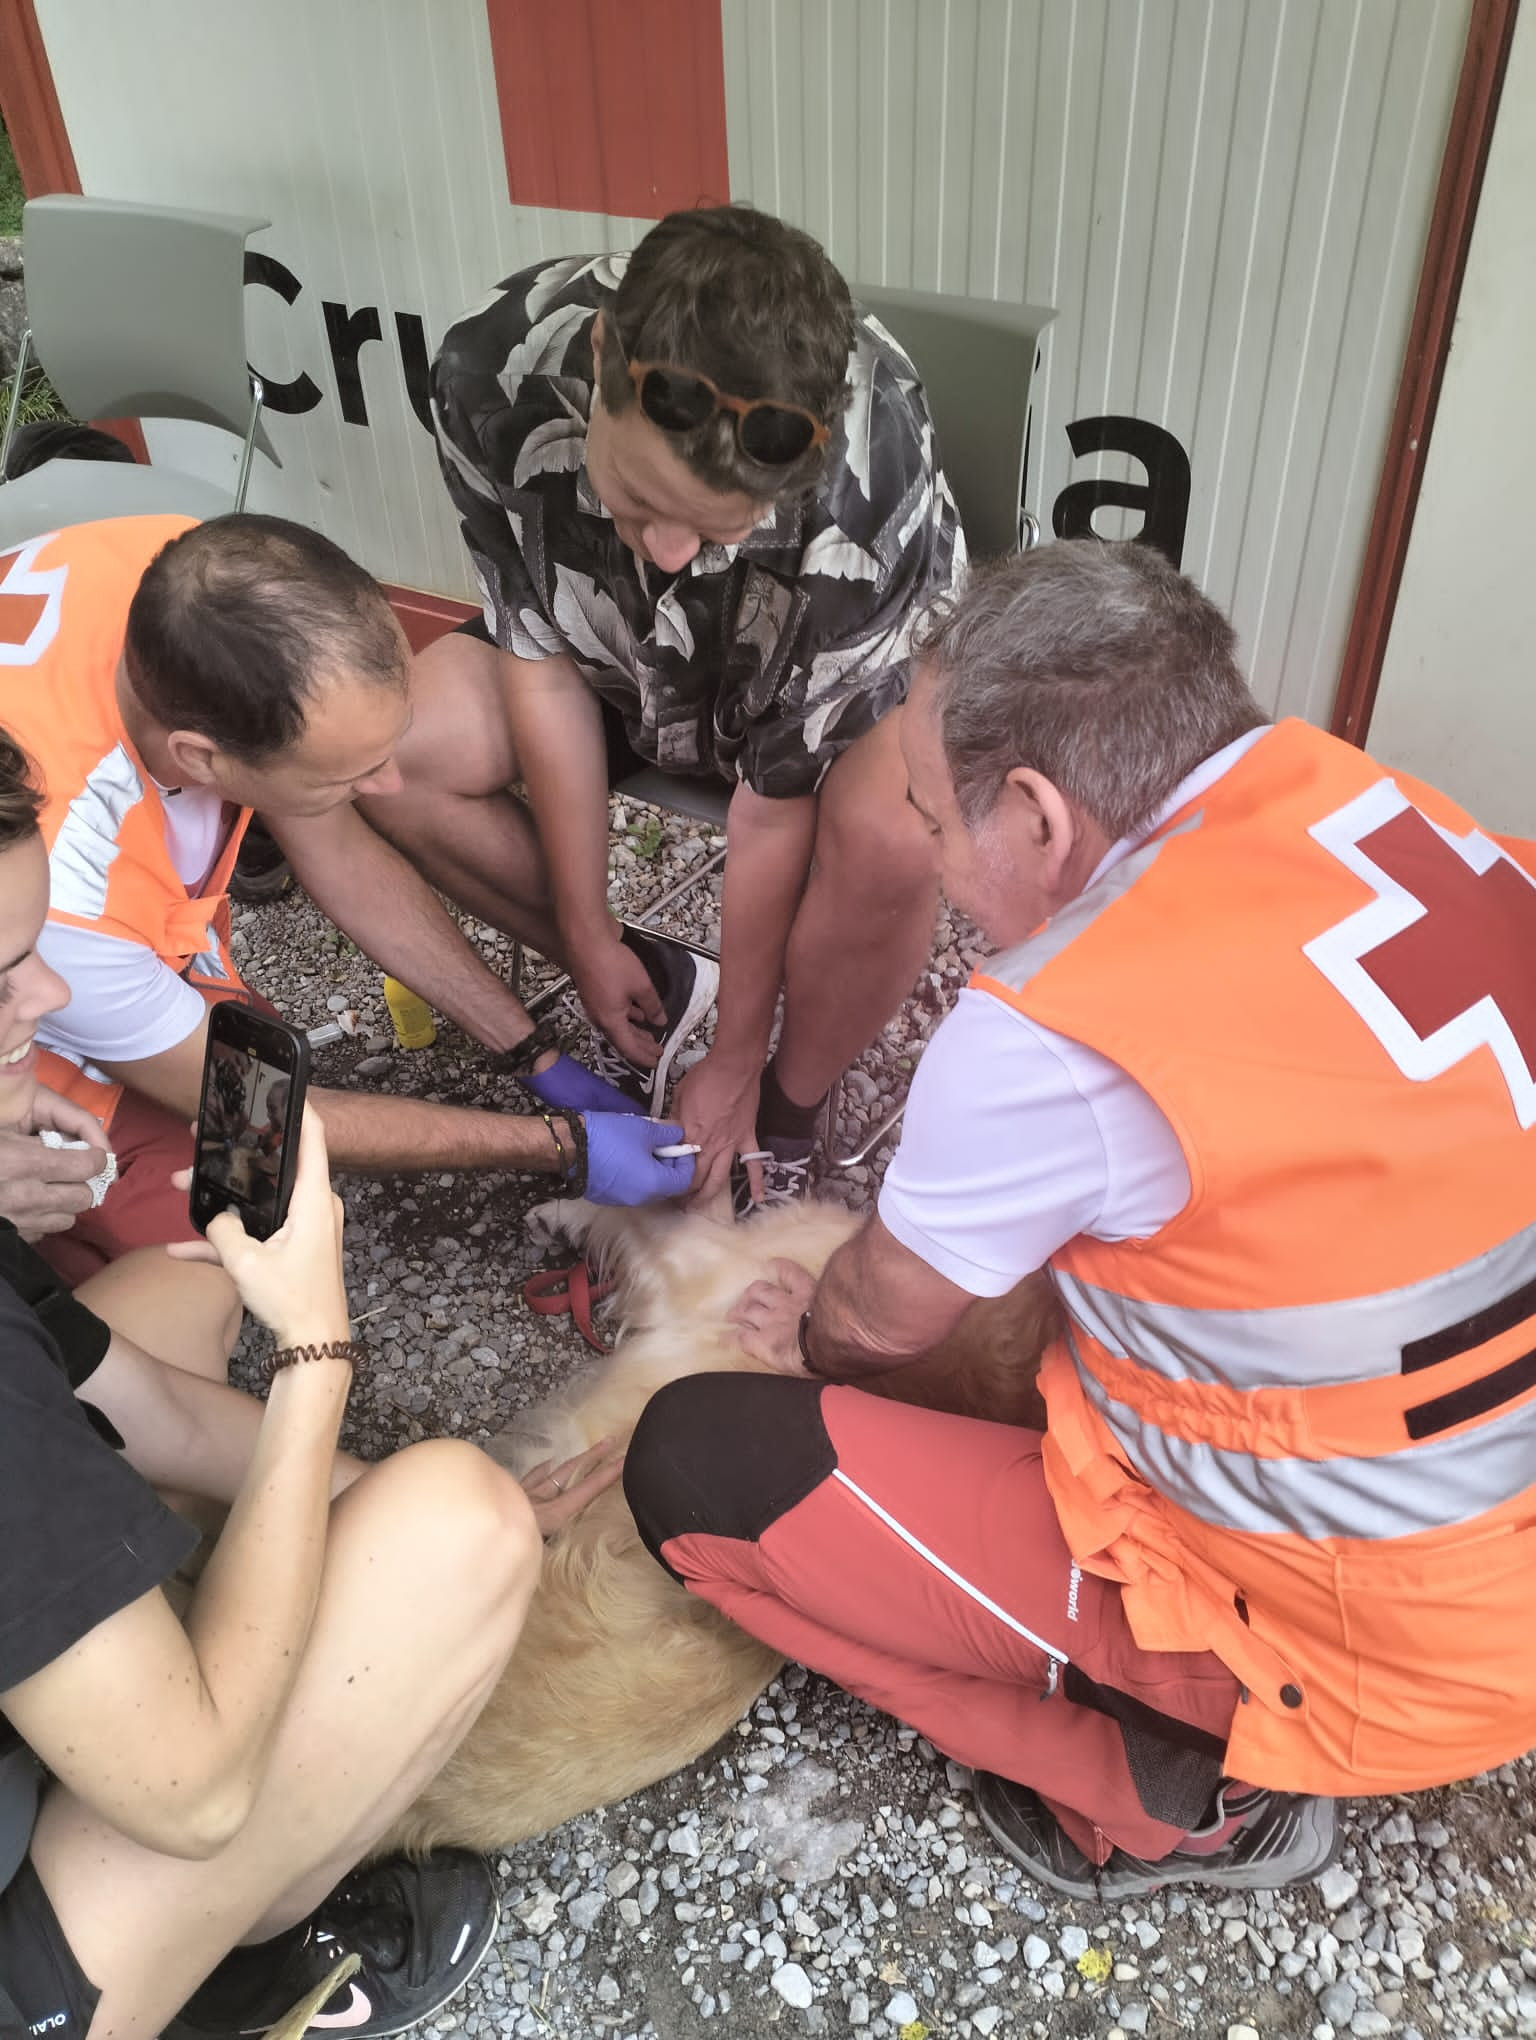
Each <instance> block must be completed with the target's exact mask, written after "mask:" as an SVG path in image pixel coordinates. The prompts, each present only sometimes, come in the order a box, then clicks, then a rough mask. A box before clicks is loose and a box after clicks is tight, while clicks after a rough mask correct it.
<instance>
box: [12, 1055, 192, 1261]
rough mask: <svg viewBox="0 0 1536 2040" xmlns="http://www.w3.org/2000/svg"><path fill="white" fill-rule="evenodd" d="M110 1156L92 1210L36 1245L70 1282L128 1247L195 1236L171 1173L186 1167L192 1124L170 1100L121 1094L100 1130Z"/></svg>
mask: <svg viewBox="0 0 1536 2040" xmlns="http://www.w3.org/2000/svg"><path fill="white" fill-rule="evenodd" d="M107 1139H108V1141H109V1142H110V1144H111V1148H112V1152H113V1154H115V1155H116V1156H117V1181H116V1182H115V1183H114V1184H113V1185H112V1187H111V1189H110V1190H108V1192H107V1194H106V1196H105V1197H104V1198H103V1199H102V1201H101V1203H100V1204H98V1205H97V1207H96V1209H95V1210H94V1211H82V1212H81V1214H80V1216H79V1217H78V1218H77V1219H76V1220H75V1222H74V1224H73V1225H72V1226H71V1227H70V1229H69V1231H68V1232H62V1233H50V1234H49V1235H48V1236H47V1238H45V1239H40V1240H38V1241H37V1243H36V1244H37V1251H38V1252H39V1253H40V1254H41V1255H42V1257H43V1259H44V1260H45V1261H47V1263H48V1264H49V1266H50V1267H51V1268H52V1269H53V1270H54V1272H55V1273H56V1274H58V1275H61V1276H62V1277H63V1279H64V1280H65V1281H66V1282H68V1283H69V1284H70V1285H71V1287H74V1286H76V1285H78V1284H79V1283H81V1282H84V1281H85V1279H86V1277H87V1276H88V1275H95V1274H97V1273H99V1271H100V1270H101V1269H103V1268H105V1267H106V1265H107V1263H108V1262H109V1261H115V1260H117V1259H119V1257H120V1256H121V1255H123V1254H130V1253H132V1252H133V1250H134V1248H135V1247H163V1246H165V1245H166V1244H167V1243H168V1242H169V1241H171V1240H195V1239H196V1238H197V1233H196V1232H195V1231H194V1229H193V1226H192V1221H191V1219H190V1218H189V1216H188V1213H187V1193H186V1191H185V1190H178V1189H176V1188H175V1186H174V1185H173V1184H172V1182H171V1175H172V1172H173V1171H175V1170H177V1169H190V1168H191V1166H192V1148H193V1142H192V1128H191V1125H190V1123H189V1122H188V1121H187V1120H186V1119H185V1118H184V1117H183V1116H182V1115H181V1114H180V1113H179V1112H172V1111H171V1109H170V1108H169V1106H166V1105H156V1104H155V1103H154V1101H153V1100H152V1099H149V1098H146V1097H145V1096H144V1095H143V1093H142V1092H139V1091H127V1090H125V1091H124V1092H123V1095H122V1097H121V1098H120V1099H119V1101H118V1107H117V1110H116V1112H114V1113H113V1115H112V1125H111V1128H110V1130H109V1132H108V1134H107Z"/></svg>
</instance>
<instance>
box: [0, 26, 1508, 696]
mask: <svg viewBox="0 0 1536 2040" xmlns="http://www.w3.org/2000/svg"><path fill="white" fill-rule="evenodd" d="M636 4H637V5H638V4H642V0H636ZM1470 4H1471V0H722V8H723V20H724V32H725V83H726V103H727V123H728V137H729V148H730V163H731V186H732V191H733V193H734V194H735V195H736V196H738V197H742V198H750V199H752V200H754V201H755V202H756V203H758V204H760V205H764V206H766V207H768V208H770V209H771V210H774V211H778V212H781V213H783V214H784V215H785V216H786V217H788V218H791V219H794V220H797V221H799V222H801V223H802V224H804V225H806V226H807V227H809V228H810V229H811V230H812V231H813V232H815V233H816V234H818V235H819V236H820V237H821V238H822V239H823V240H824V241H825V243H826V245H827V246H828V248H829V250H830V251H831V253H832V254H833V256H834V257H835V259H836V260H837V261H838V262H839V264H840V265H841V266H842V268H843V269H844V270H845V272H846V273H847V274H848V275H849V276H850V278H852V279H854V280H855V281H859V280H862V281H865V282H871V283H881V282H883V283H891V284H913V285H917V286H919V287H923V286H930V287H932V288H935V289H941V290H946V291H956V292H963V293H969V294H972V295H976V296H982V297H996V298H1002V299H1008V300H1011V301H1014V302H1026V303H1035V304H1045V305H1052V306H1054V307H1055V308H1056V311H1057V318H1056V321H1055V323H1054V325H1053V326H1052V327H1051V328H1050V329H1049V330H1048V332H1047V335H1046V338H1045V343H1044V352H1043V362H1042V369H1041V376H1040V384H1039V391H1038V396H1037V409H1036V423H1035V430H1034V436H1033V447H1032V454H1031V467H1030V476H1029V484H1028V501H1029V505H1030V507H1031V508H1032V509H1034V510H1035V512H1036V513H1037V515H1039V516H1040V518H1041V521H1042V523H1043V525H1044V526H1045V528H1046V529H1047V530H1049V529H1050V527H1051V518H1052V510H1053V507H1054V506H1055V505H1056V503H1057V501H1058V498H1059V497H1060V496H1061V494H1062V491H1063V489H1064V488H1066V487H1068V486H1069V485H1071V484H1074V483H1081V482H1083V481H1084V480H1086V479H1088V478H1091V477H1092V476H1094V475H1103V476H1110V477H1114V478H1118V479H1129V480H1131V481H1141V480H1143V479H1144V474H1143V469H1142V468H1141V466H1140V465H1138V464H1137V463H1135V462H1133V461H1131V460H1129V459H1128V458H1127V457H1126V455H1125V454H1123V453H1118V454H1117V453H1113V452H1108V453H1103V454H1085V455H1082V456H1080V457H1076V458H1075V457H1074V455H1073V451H1072V446H1071V443H1070V441H1069V438H1068V427H1069V426H1071V425H1074V424H1077V425H1079V426H1081V425H1082V424H1083V422H1084V421H1087V420H1092V419H1096V418H1103V417H1110V416H1118V417H1128V418H1130V419H1133V420H1139V421H1143V423H1144V426H1145V427H1153V428H1157V429H1158V430H1159V431H1160V432H1162V433H1165V434H1168V435H1171V438H1172V440H1173V441H1175V442H1177V447H1178V449H1181V450H1182V453H1183V454H1184V455H1185V456H1187V459H1188V463H1189V471H1190V496H1189V507H1188V518H1187V530H1186V532H1185V537H1184V543H1183V561H1184V564H1185V566H1186V567H1187V568H1188V570H1189V571H1190V572H1192V573H1193V574H1194V575H1195V576H1196V578H1197V579H1199V580H1200V581H1201V582H1202V584H1203V585H1204V586H1205V587H1206V588H1207V589H1208V590H1209V591H1210V593H1211V594H1212V595H1214V596H1215V597H1216V598H1217V600H1219V601H1221V602H1223V603H1224V604H1226V605H1227V606H1228V607H1229V608H1230V609H1231V610H1232V613H1233V615H1234V617H1235V620H1236V621H1237V623H1238V626H1239V628H1240V630H1241V632H1242V635H1243V639H1244V644H1245V649H1246V653H1247V656H1248V658H1249V660H1250V664H1251V667H1252V670H1253V673H1254V678H1255V682H1256V685H1257V687H1258V689H1259V691H1260V693H1261V695H1262V696H1263V698H1264V699H1265V700H1266V701H1267V702H1269V703H1270V704H1272V705H1274V706H1276V707H1278V708H1281V709H1283V710H1286V711H1289V712H1296V713H1302V714H1306V715H1310V716H1312V717H1314V718H1315V719H1324V718H1326V716H1327V714H1328V711H1329V708H1330V706H1331V702H1332V697H1333V691H1334V686H1335V680H1336V673H1337V665H1338V659H1339V655H1340V652H1341V649H1342V646H1343V642H1344V637H1345V633H1346V631H1347V627H1348V621H1349V615H1350V611H1351V607H1352V604H1353V599H1354V590H1355V581H1356V577H1357V574H1358V568H1359V560H1360V556H1361V552H1362V549H1363V545H1364V538H1365V530H1366V525H1367V522H1368V520H1369V516H1370V511H1371V505H1372V502H1373V499H1374V494H1375V488H1376V482H1377V477H1378V473H1379V469H1380V464H1381V458H1382V451H1383V447H1384V444H1385V438H1386V431H1387V424H1388V419H1389V416H1390V411H1391V405H1392V400H1393V396H1394V393H1395V390H1396V385H1397V379H1398V373H1399V368H1400V364H1401V358H1402V349H1403V340H1404V335H1405V333H1406V330H1407V324H1408V318H1409V314H1410V311H1411V307H1412V302H1413V295H1414V290H1415V287H1416V284H1417V280H1418V270H1419V263H1420V258H1421V251H1422V245H1423V237H1424V230H1425V226H1426V224H1427V221H1428V216H1429V210H1430V205H1431V202H1432V199H1433V193H1434V186H1435V179H1436V176H1437V174H1438V169H1439V163H1440V156H1441V152H1442V148H1443V143H1444V135H1445V129H1446V124H1447V120H1448V117H1449V111H1450V105H1451V100H1452V96H1453V93H1454V89H1455V83H1456V76H1457V71H1458V66H1459V62H1460V55H1461V49H1462V45H1463V41H1464V39H1465V34H1466V25H1467V18H1468V10H1469V6H1470ZM37 11H38V16H39V20H40V22H41V24H42V27H43V31H44V35H45V39H46V42H47V48H48V54H49V58H50V61H51V63H52V67H53V72H54V78H55V81H56V84H57V87H58V92H59V98H60V103H61V106H62V109H63V113H64V117H65V122H66V125H67V127H68V129H69V133H70V137H71V140H72V142H73V145H74V150H75V156H76V161H77V163H78V166H79V169H80V173H81V179H82V182H83V184H84V186H85V188H86V189H87V190H88V191H94V192H99V193H103V194H106V195H114V196H125V197H129V196H132V197H141V198H146V199H154V200H161V201H164V202H180V203H196V204H204V205H209V206H227V207H229V208H231V209H236V210H241V211H258V212H261V213H264V214H266V215H268V216H270V217H271V219H272V221H273V226H272V228H271V230H270V231H269V232H267V233H266V234H264V235H262V236H260V237H259V238H258V239H257V241H256V242H255V244H254V245H256V246H257V247H259V248H261V249H263V250H265V251H267V252H268V253H270V254H271V255H272V256H273V257H275V258H277V260H278V261H279V262H281V263H282V264H283V265H285V266H286V268H287V270H288V271H289V272H291V276H292V278H293V279H294V280H296V281H297V282H298V283H299V284H300V285H301V286H302V289H301V291H300V294H299V295H298V297H297V298H296V299H295V300H294V302H293V303H292V304H291V305H288V304H285V303H284V302H283V300H282V299H281V298H280V297H279V296H278V295H277V294H276V293H275V292H273V291H271V290H263V289H254V290H252V291H250V292H249V293H248V299H249V303H250V313H251V332H252V356H253V359H254V360H256V362H257V363H258V365H259V366H260V367H261V368H262V369H263V370H264V372H266V373H268V374H270V375H272V376H274V377H278V378H284V379H287V378H292V377H295V376H297V375H299V374H300V373H301V371H302V372H307V373H308V374H309V375H310V376H311V377H312V378H313V381H314V383H315V385H316V386H317V388H318V390H319V392H320V397H319V401H318V402H316V403H315V405H314V407H313V408H312V409H310V410H308V411H306V412H304V413H303V414H302V415H290V416H279V417H277V418H276V419H275V420H274V421H273V425H272V430H273V436H274V439H275V440H276V442H277V444H278V445H279V447H280V450H281V451H282V454H283V457H284V460H285V462H286V463H287V466H286V468H285V471H284V473H283V475H282V476H281V477H278V478H275V479H273V478H268V479H266V480H264V481H263V483H262V484H261V489H262V494H261V498H260V499H259V500H263V501H265V502H268V503H269V504H271V505H272V506H273V507H283V508H286V509H288V510H290V511H291V512H292V514H294V515H298V516H302V517H306V518H309V519H312V520H313V521H315V522H317V523H319V524H321V525H322V526H323V527H324V528H325V529H327V530H328V531H330V532H332V533H333V534H334V535H335V536H336V537H337V538H338V539H340V540H341V541H342V542H343V543H344V544H347V545H349V546H350V547H351V548H352V549H353V550H354V551H356V552H357V553H358V555H359V556H360V557H361V558H362V559H364V560H365V561H366V562H367V564H368V565H369V566H371V567H372V568H373V569H374V570H375V571H376V572H378V573H380V574H381V575H383V576H385V577H386V578H389V579H393V580H399V581H404V582H407V583H409V584H412V585H416V586H421V587H427V588H432V589H436V590H439V591H441V592H444V593H450V594H467V593H470V592H472V591H471V590H470V587H469V581H468V575H467V572H466V567H465V563H464V560H463V557H462V554H461V551H460V549H459V545H458V540H457V535H456V532H455V529H454V525H453V520H452V518H451V516H450V515H449V514H448V510H447V505H446V501H445V499H444V498H443V497H442V495H441V491H440V489H439V486H438V483H437V480H436V472H435V465H434V462H433V458H432V453H431V448H430V444H429V442H428V440H427V438H426V435H425V434H424V433H423V432H422V430H421V428H420V426H419V424H418V423H417V421H416V418H415V416H414V415H413V412H412V409H411V405H410V402H409V399H408V395H407V390H406V381H405V374H404V371H403V367H402V360H401V351H400V346H401V335H400V331H399V328H398V326H397V315H401V314H403V315H405V318H406V320H407V322H409V321H410V320H411V319H412V317H416V318H419V319H420V320H422V321H423V322H424V326H425V332H426V335H427V337H428V339H429V341H430V340H435V339H436V337H437V336H438V335H439V334H440V333H441V331H442V330H443V328H444V327H445V326H446V325H447V324H448V323H449V322H450V321H451V320H452V319H453V318H454V317H456V316H457V315H458V314H459V313H460V312H461V311H462V310H463V309H464V308H465V307H466V306H467V305H469V304H471V303H473V302H474V301H475V300H477V299H478V298H479V297H480V296H482V295H483V294H484V291H485V289H486V288H487V286H488V285H489V284H490V283H492V282H494V280H495V279H496V278H497V277H498V276H499V275H502V274H504V273H505V272H507V271H508V270H510V269H513V268H515V267H517V266H518V265H519V264H520V263H523V262H527V261H531V260H533V259H534V258H536V257H537V256H539V255H541V254H545V253H551V252H569V251H572V250H576V249H596V248H598V247H602V246H627V245H630V244H632V243H633V241H634V240H636V239H637V238H638V237H639V235H640V234H641V233H642V232H643V231H644V228H645V224H646V223H645V222H641V221H633V220H610V219H605V218H601V217H595V216H592V215H587V214H573V213H564V212H552V211H544V210H539V209H534V208H529V207H514V206H513V205H511V203H510V202H509V200H508V198H507V196H506V177H505V170H504V165H503V158H502V146H501V135H500V129H499V124H498V117H497V111H496V101H495V93H494V87H493V81H492V73H491V60H490V44H489V35H488V30H487V23H486V14H485V0H373V4H372V5H370V6H369V7H367V8H363V7H361V6H358V5H356V4H349V0H266V4H265V5H264V6H263V7H262V9H261V10H260V11H259V13H256V12H253V11H252V10H250V9H248V8H245V7H243V6H237V5H235V4H234V0H136V4H135V5H134V6H133V7H132V8H125V7H123V6H122V5H121V4H120V0H37ZM327 301H328V302H329V303H330V304H331V305H332V306H333V307H338V308H341V307H344V308H345V309H346V311H347V312H348V313H357V312H358V311H360V310H366V308H368V307H374V308H376V309H377V312H378V315H379V326H380V332H381V338H380V339H379V340H377V341H373V342H370V343H369V344H366V345H364V346H363V347H362V348H361V351H360V353H359V356H358V369H357V375H358V378H359V391H358V392H357V393H354V395H353V396H352V397H351V398H350V400H349V401H350V404H351V408H352V410H353V413H354V416H356V413H357V410H358V406H359V401H361V404H362V405H363V406H365V407H366V415H367V423H366V425H363V424H361V423H356V422H348V420H347V419H346V418H345V417H344V416H343V411H342V403H341V392H340V388H339V384H338V379H337V371H336V368H335V365H334V362H333V358H332V354H331V352H330V350H329V348H328V343H327V331H326V326H325V314H324V313H323V311H322V305H323V304H324V303H325V302H327ZM331 317H332V323H333V326H334V325H337V324H339V323H340V322H341V321H340V315H339V313H338V312H335V311H333V313H332V315H331ZM407 339H408V336H407ZM343 351H344V350H343ZM185 430H186V429H185V428H178V427H154V428H151V434H150V436H151V441H152V444H153V445H158V446H159V447H161V448H162V449H166V448H169V446H170V445H171V444H172V443H173V442H176V443H177V444H178V446H179V447H180V448H181V449H182V450H183V457H184V449H185V446H186V440H185V437H184V433H185ZM179 435H183V436H180V437H179ZM1112 443H1113V442H1112ZM1156 444H1162V445H1164V447H1165V449H1166V450H1167V451H1168V453H1169V458H1170V460H1171V462H1172V465H1173V466H1175V467H1176V466H1177V464H1178V456H1177V453H1176V452H1174V451H1173V450H1172V449H1167V443H1166V442H1158V441H1157V440H1156V438H1155V435H1154V445H1156ZM1138 523H1139V517H1138V516H1137V515H1136V514H1134V513H1127V512H1125V511H1121V510H1113V509H1111V510H1108V511H1100V512H1099V513H1098V516H1097V520H1096V527H1097V528H1098V529H1099V530H1101V531H1102V532H1104V533H1105V534H1106V535H1109V536H1118V535H1122V534H1123V533H1125V532H1127V531H1133V530H1135V529H1136V528H1137V526H1138Z"/></svg>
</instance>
